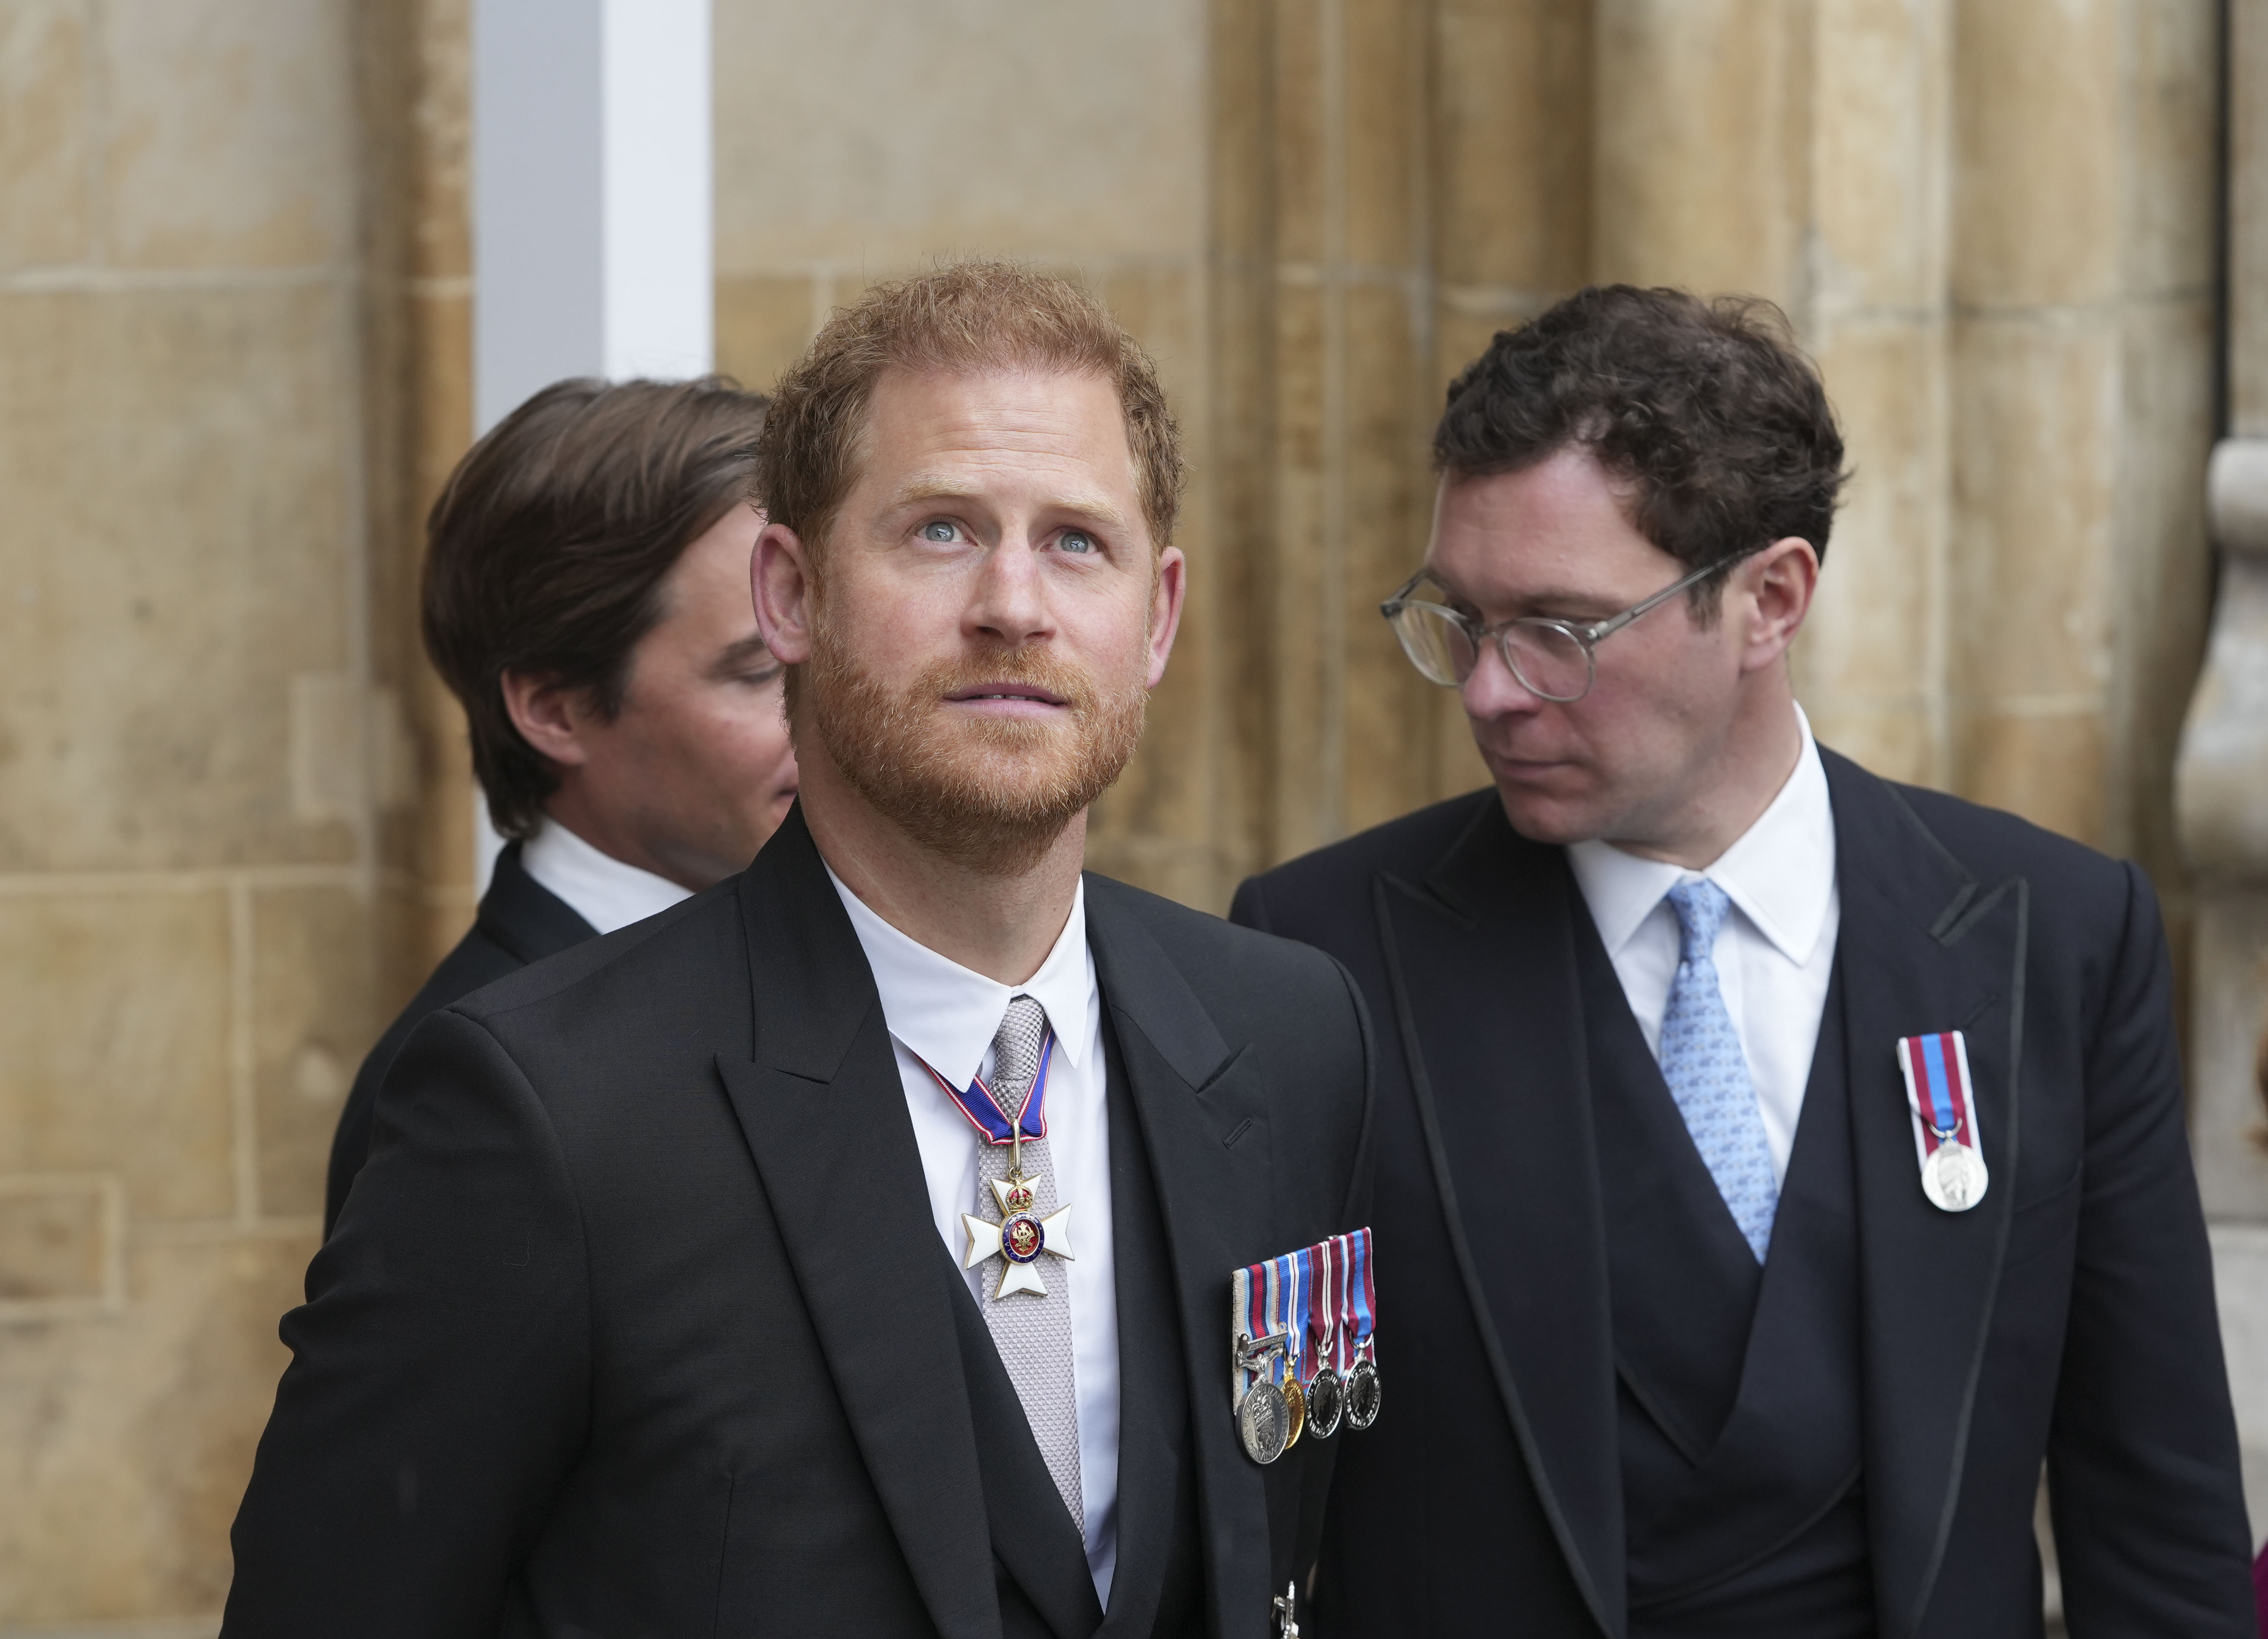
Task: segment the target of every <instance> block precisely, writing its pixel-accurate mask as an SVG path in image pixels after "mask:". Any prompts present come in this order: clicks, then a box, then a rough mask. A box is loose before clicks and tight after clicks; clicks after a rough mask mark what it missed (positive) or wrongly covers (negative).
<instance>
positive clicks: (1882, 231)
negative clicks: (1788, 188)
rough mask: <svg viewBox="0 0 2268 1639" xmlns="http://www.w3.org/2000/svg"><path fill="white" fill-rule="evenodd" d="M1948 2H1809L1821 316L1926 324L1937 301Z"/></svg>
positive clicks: (1944, 200) (1944, 182) (1946, 178)
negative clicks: (1814, 15) (1892, 316)
mask: <svg viewBox="0 0 2268 1639" xmlns="http://www.w3.org/2000/svg"><path fill="white" fill-rule="evenodd" d="M1951 10H1952V0H1827V4H1823V5H1821V6H1820V7H1819V9H1818V21H1817V24H1816V27H1817V30H1818V47H1817V53H1816V62H1817V76H1818V88H1817V91H1816V92H1815V104H1814V107H1815V110H1816V117H1815V121H1814V129H1813V131H1812V135H1811V137H1810V141H1809V148H1810V151H1811V161H1810V163H1811V165H1812V167H1813V171H1814V176H1815V181H1814V185H1813V189H1812V199H1813V205H1814V209H1815V212H1816V217H1817V224H1818V225H1817V229H1816V239H1815V243H1814V244H1813V246H1811V249H1810V253H1809V254H1810V255H1811V257H1812V259H1813V268H1812V272H1811V278H1812V279H1813V281H1814V282H1815V283H1814V289H1813V291H1812V295H1813V298H1814V299H1815V301H1816V302H1817V303H1818V304H1819V311H1820V313H1821V315H1822V318H1823V321H1831V316H1832V315H1835V314H1837V313H1841V312H1853V311H1855V312H1864V313H1867V314H1870V315H1872V316H1873V322H1874V323H1876V324H1880V323H1881V322H1882V318H1883V310H1889V312H1895V313H1896V314H1898V315H1901V316H1903V317H1904V318H1906V319H1907V320H1911V321H1920V322H1925V323H1927V322H1933V321H1935V320H1937V319H1939V318H1940V316H1941V313H1942V309H1943V306H1944V302H1945V293H1946V292H1945V272H1946V269H1945V258H1946V253H1947V239H1948V221H1947V209H1948V188H1949V187H1950V185H1951V177H1950V174H1949V172H1950V160H1951V155H1950V151H1949V144H1948V142H1947V140H1946V138H1947V136H1948V118H1949V110H1950V97H1951V82H1952V63H1951V61H1950V57H1949V46H1950V40H1949V36H1950V33H1951V27H1952V20H1951V17H1950V15H1949V13H1950V11H1951Z"/></svg>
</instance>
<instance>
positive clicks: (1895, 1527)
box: [1825, 753, 2029, 1639]
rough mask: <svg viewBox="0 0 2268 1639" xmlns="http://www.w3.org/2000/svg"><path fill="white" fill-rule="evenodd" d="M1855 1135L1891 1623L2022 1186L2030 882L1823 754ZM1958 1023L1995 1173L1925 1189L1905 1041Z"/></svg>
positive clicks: (1920, 1594)
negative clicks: (1947, 840)
mask: <svg viewBox="0 0 2268 1639" xmlns="http://www.w3.org/2000/svg"><path fill="white" fill-rule="evenodd" d="M1825 761H1826V763H1827V774H1828V783H1829V790H1830V795H1831V799H1832V801H1833V805H1834V809H1835V845H1836V861H1837V864H1836V877H1837V886H1838V891H1839V893H1840V895H1841V898H1842V906H1843V913H1842V930H1841V932H1840V934H1839V935H1838V944H1839V945H1840V949H1839V952H1838V953H1837V959H1838V961H1839V962H1840V963H1841V965H1842V970H1843V977H1844V979H1845V984H1846V991H1845V1018H1847V1020H1848V1021H1849V1033H1848V1036H1847V1038H1846V1042H1845V1051H1846V1054H1847V1063H1848V1071H1847V1073H1848V1079H1849V1088H1850V1099H1851V1129H1852V1147H1853V1150H1855V1152H1856V1159H1857V1179H1858V1209H1859V1264H1860V1278H1859V1289H1860V1293H1861V1305H1860V1328H1861V1337H1862V1345H1861V1346H1862V1349H1863V1350H1864V1356H1863V1358H1864V1361H1865V1371H1864V1373H1863V1376H1864V1379H1865V1389H1864V1393H1865V1406H1866V1465H1867V1519H1868V1529H1869V1531H1870V1532H1871V1534H1872V1536H1873V1539H1874V1566H1875V1587H1876V1602H1877V1605H1878V1606H1879V1608H1880V1611H1881V1617H1882V1620H1883V1631H1884V1633H1885V1634H1886V1635H1889V1636H1890V1639H1904V1635H1910V1634H1912V1633H1913V1632H1914V1631H1915V1630H1916V1629H1917V1628H1918V1626H1919V1623H1920V1621H1921V1616H1922V1613H1923V1611H1924V1610H1925V1608H1926V1606H1927V1605H1928V1601H1929V1593H1930V1589H1931V1587H1932V1586H1933V1584H1934V1583H1935V1581H1936V1577H1937V1571H1938V1567H1939V1565H1940V1562H1942V1560H1943V1557H1944V1554H1945V1549H1946V1544H1947V1541H1948V1538H1949V1536H1950V1534H1951V1532H1952V1527H1953V1516H1954V1510H1955V1503H1956V1502H1957V1501H1958V1500H1959V1496H1960V1487H1961V1473H1962V1459H1963V1456H1964V1453H1965V1452H1966V1449H1967V1444H1968V1439H1969V1430H1970V1418H1971V1416H1972V1415H1973V1414H1974V1410H1975V1399H1976V1392H1977V1372H1978V1370H1979V1369H1980V1367H1981V1365H1982V1363H1983V1361H1984V1354H1985V1339H1986V1334H1987V1333H1988V1331H1989V1329H1990V1327H1991V1325H1992V1304H1993V1298H1994V1295H1995V1292H1996V1290H1997V1289H1998V1285H1999V1271H2000V1259H2001V1254H2002V1251H2003V1248H2004V1246H2005V1245H2006V1242H2007V1232H2008V1224H2009V1209H2010V1203H2011V1202H2013V1201H2014V1195H2015V1175H2016V1150H2017V1140H2018V1136H2019V1135H2018V1133H2017V1129H2016V1069H2017V1066H2018V1065H2019V1064H2020V1063H2021V1058H2022V1046H2023V1027H2024V1005H2023V1002H2024V956H2025V943H2026V938H2027V936H2028V932H2029V887H2028V885H2027V884H2026V883H2025V881H2024V880H2023V878H2009V879H2008V880H2007V881H2004V882H1999V883H1979V882H1978V881H1977V879H1976V878H1974V877H1973V876H1972V875H1971V874H1970V872H1969V871H1968V870H1967V869H1966V868H1965V867H1964V866H1963V865H1962V864H1961V863H1960V862H1959V861H1958V860H1956V859H1955V857H1954V856H1952V855H1951V854H1950V853H1948V851H1947V850H1946V849H1945V848H1944V847H1943V845H1942V844H1940V842H1938V840H1937V839H1936V837H1935V836H1933V834H1931V833H1930V832H1929V830H1928V829H1927V827H1925V826H1924V825H1923V824H1922V822H1921V820H1920V819H1919V818H1918V816H1916V815H1915V813H1914V812H1913V811H1912V809H1911V807H1909V806H1908V805H1907V804H1906V803H1905V801H1904V798H1902V797H1899V796H1898V794H1897V793H1896V791H1895V790H1893V789H1892V788H1891V787H1889V785H1887V784H1885V783H1883V782H1881V781H1880V780H1878V779H1876V778H1874V776H1873V775H1869V774H1867V773H1866V772H1865V771H1864V770H1863V769H1860V768H1858V767H1857V766H1856V765H1855V764H1853V763H1851V762H1848V761H1845V760H1844V759H1843V758H1841V757H1837V756H1835V755H1832V754H1831V753H1829V754H1826V758H1825ZM1950 1030H1960V1031H1962V1032H1963V1033H1965V1034H1966V1036H1967V1040H1968V1049H1969V1063H1970V1072H1971V1076H1972V1078H1973V1080H1974V1083H1975V1086H1974V1088H1973V1092H1974V1096H1975V1099H1976V1104H1977V1117H1978V1122H1979V1125H1980V1126H1981V1128H1982V1129H1983V1131H1982V1135H1981V1136H1982V1138H1983V1143H1984V1151H1985V1165H1986V1166H1987V1168H1988V1169H1989V1171H1990V1173H1991V1178H1992V1184H1991V1187H1990V1188H1989V1190H1988V1192H1987V1193H1986V1194H1985V1199H1984V1200H1983V1201H1982V1202H1979V1203H1978V1204H1977V1206H1976V1207H1975V1208H1973V1209H1970V1210H1969V1211H1967V1212H1943V1211H1940V1210H1939V1209H1937V1208H1935V1207H1933V1206H1932V1205H1931V1204H1930V1203H1929V1201H1928V1199H1927V1198H1926V1196H1925V1195H1924V1194H1922V1189H1921V1180H1920V1172H1919V1166H1918V1163H1917V1162H1916V1160H1915V1157H1914V1137H1913V1124H1912V1118H1911V1115H1910V1114H1909V1113H1908V1111H1907V1106H1906V1094H1905V1084H1904V1077H1902V1075H1901V1074H1900V1072H1899V1069H1898V1066H1897V1062H1896V1043H1897V1041H1898V1040H1899V1039H1900V1038H1902V1037H1905V1036H1918V1035H1928V1034H1933V1033H1937V1032H1940V1031H1950Z"/></svg>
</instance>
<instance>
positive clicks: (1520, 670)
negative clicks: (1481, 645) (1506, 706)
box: [1504, 621, 1591, 702]
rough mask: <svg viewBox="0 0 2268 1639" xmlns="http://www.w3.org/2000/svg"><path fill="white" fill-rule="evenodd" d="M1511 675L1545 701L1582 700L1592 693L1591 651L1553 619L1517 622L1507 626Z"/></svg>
mask: <svg viewBox="0 0 2268 1639" xmlns="http://www.w3.org/2000/svg"><path fill="white" fill-rule="evenodd" d="M1504 646H1505V651H1506V655H1507V656H1508V657H1509V658H1510V659H1511V661H1512V674H1513V676H1514V677H1516V678H1518V679H1519V680H1520V681H1521V687H1524V688H1526V689H1528V691H1529V692H1530V693H1532V694H1537V695H1543V698H1544V699H1546V700H1557V701H1562V702H1565V701H1570V700H1580V699H1581V698H1582V697H1583V696H1584V695H1587V694H1589V693H1590V692H1591V654H1590V650H1587V649H1585V648H1584V647H1583V645H1582V643H1580V642H1579V641H1578V640H1577V638H1576V636H1575V634H1574V633H1572V632H1571V631H1569V630H1568V629H1567V628H1565V627H1564V626H1561V625H1559V624H1558V623H1557V621H1513V623H1512V624H1511V625H1510V626H1507V627H1506V628H1505V629H1504Z"/></svg>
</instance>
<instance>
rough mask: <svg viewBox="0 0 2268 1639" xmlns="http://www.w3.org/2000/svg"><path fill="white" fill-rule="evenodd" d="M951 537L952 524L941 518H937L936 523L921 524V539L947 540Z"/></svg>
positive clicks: (952, 535) (952, 533) (952, 534)
mask: <svg viewBox="0 0 2268 1639" xmlns="http://www.w3.org/2000/svg"><path fill="white" fill-rule="evenodd" d="M953 537H954V529H953V526H952V525H950V524H948V523H946V522H945V521H944V520H943V519H942V518H940V519H939V520H938V521H937V522H936V523H933V524H924V525H923V526H922V539H923V540H946V541H949V540H952V539H953Z"/></svg>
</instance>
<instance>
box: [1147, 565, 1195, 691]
mask: <svg viewBox="0 0 2268 1639" xmlns="http://www.w3.org/2000/svg"><path fill="white" fill-rule="evenodd" d="M1188 584H1189V564H1188V561H1187V560H1186V559H1184V558H1183V557H1182V549H1181V548H1179V547H1167V548H1166V549H1165V550H1164V551H1163V552H1160V554H1159V555H1158V568H1157V571H1156V573H1155V574H1153V575H1152V577H1151V584H1150V685H1149V686H1150V687H1152V688H1155V687H1158V685H1159V684H1160V683H1162V682H1164V681H1165V680H1166V659H1167V656H1169V655H1171V654H1172V653H1173V651H1174V634H1175V633H1176V632H1178V631H1179V630H1181V627H1182V592H1184V591H1186V590H1187V588H1188Z"/></svg>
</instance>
